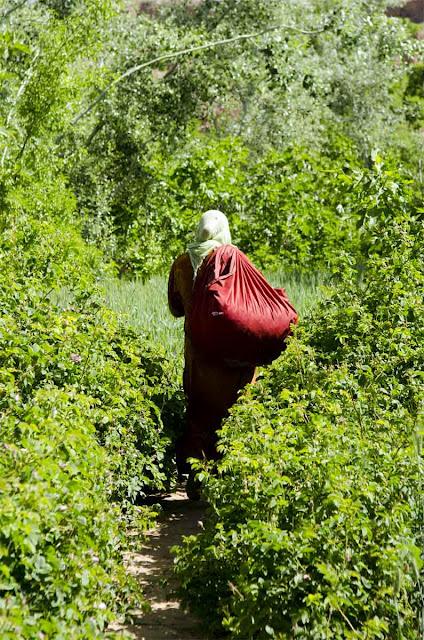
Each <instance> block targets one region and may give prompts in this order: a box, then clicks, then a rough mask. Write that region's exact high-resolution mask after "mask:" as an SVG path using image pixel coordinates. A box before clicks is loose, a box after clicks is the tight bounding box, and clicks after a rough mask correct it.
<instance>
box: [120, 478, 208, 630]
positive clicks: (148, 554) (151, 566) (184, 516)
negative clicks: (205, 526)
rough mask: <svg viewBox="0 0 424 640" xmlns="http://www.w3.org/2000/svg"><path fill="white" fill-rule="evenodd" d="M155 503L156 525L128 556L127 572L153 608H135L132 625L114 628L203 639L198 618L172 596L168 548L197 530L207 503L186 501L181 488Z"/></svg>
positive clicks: (174, 583)
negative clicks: (158, 507) (145, 610)
mask: <svg viewBox="0 0 424 640" xmlns="http://www.w3.org/2000/svg"><path fill="white" fill-rule="evenodd" d="M157 502H158V503H159V504H160V505H161V507H162V512H161V514H160V516H159V518H158V523H157V526H156V527H155V528H154V529H152V530H151V531H148V532H147V540H146V541H145V543H144V544H143V546H142V547H141V548H140V550H139V551H135V552H132V553H131V554H129V555H128V557H127V566H128V571H129V573H131V574H132V575H134V576H136V577H137V579H138V580H139V581H140V584H141V586H142V588H143V592H144V595H145V597H146V599H147V600H148V601H149V602H150V604H151V607H152V610H151V612H150V613H147V614H146V613H142V612H141V611H140V612H137V611H136V612H135V614H134V616H133V624H128V625H121V626H115V627H113V630H114V631H118V630H125V631H126V632H128V633H130V634H131V635H132V637H133V638H134V639H136V640H206V639H207V638H208V636H207V635H206V631H205V629H204V628H202V623H201V621H200V620H198V619H196V618H195V617H194V616H192V615H191V614H190V613H188V612H186V611H184V610H183V609H181V608H180V603H179V601H178V599H177V598H176V596H175V588H176V586H177V582H176V578H175V576H174V575H173V573H172V566H173V556H172V554H171V551H170V549H171V547H173V546H174V545H177V544H179V543H180V542H181V540H182V537H183V536H188V535H190V534H192V533H196V531H198V530H199V528H200V527H201V526H202V518H203V516H204V513H205V506H206V505H205V504H204V503H202V502H191V501H189V500H188V499H187V497H186V494H185V491H184V490H183V489H178V490H176V491H175V492H174V493H172V494H169V495H167V496H165V497H163V498H162V499H159V500H158V501H157Z"/></svg>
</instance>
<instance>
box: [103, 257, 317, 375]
mask: <svg viewBox="0 0 424 640" xmlns="http://www.w3.org/2000/svg"><path fill="white" fill-rule="evenodd" d="M265 275H266V276H267V278H268V279H269V281H270V282H271V283H272V284H273V285H274V286H276V287H284V288H285V289H286V290H287V293H288V294H289V297H290V300H292V302H293V304H294V306H295V307H296V309H297V311H298V312H299V314H300V317H303V316H304V315H305V314H306V313H307V311H308V310H309V309H311V307H312V306H313V305H314V304H315V303H316V302H317V300H318V299H319V298H320V296H321V286H322V285H323V284H324V282H325V276H324V275H322V274H316V275H310V276H301V275H297V274H286V273H285V272H284V270H282V269H281V270H276V271H272V272H266V274H265ZM104 290H105V297H106V303H107V305H108V306H110V308H111V309H113V310H114V311H116V312H117V313H118V314H119V315H120V316H121V318H122V320H123V321H124V322H125V323H126V324H128V325H129V326H130V327H131V328H132V329H134V330H136V331H137V332H141V333H142V334H144V335H145V336H146V337H147V338H148V339H149V340H151V341H152V342H153V343H155V344H158V345H161V347H163V348H164V350H165V352H166V353H167V354H168V356H170V355H171V354H172V360H173V362H174V363H175V365H176V366H178V367H179V366H180V364H181V359H182V355H183V342H184V341H183V324H184V323H183V321H182V320H180V321H176V320H175V318H173V317H172V316H171V314H170V313H169V310H168V302H167V280H166V277H165V276H154V277H152V278H151V279H150V280H147V281H146V282H143V281H141V280H133V281H130V282H128V281H125V280H116V279H114V280H113V279H110V280H108V281H107V282H105V284H104ZM175 356H176V357H175Z"/></svg>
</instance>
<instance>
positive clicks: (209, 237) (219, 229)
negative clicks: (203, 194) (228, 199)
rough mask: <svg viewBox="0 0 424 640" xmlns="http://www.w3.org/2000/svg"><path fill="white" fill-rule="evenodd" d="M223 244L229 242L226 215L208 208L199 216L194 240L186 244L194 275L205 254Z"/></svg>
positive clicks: (229, 236)
mask: <svg viewBox="0 0 424 640" xmlns="http://www.w3.org/2000/svg"><path fill="white" fill-rule="evenodd" d="M223 244H231V233H230V227H229V226H228V220H227V216H226V215H225V214H223V213H222V211H218V210H216V209H210V210H209V211H206V213H204V214H203V215H202V217H201V218H200V222H199V224H198V225H197V229H196V238H195V242H193V243H191V244H189V246H188V254H189V256H190V260H191V264H192V266H193V272H194V277H195V276H196V273H197V271H198V269H199V267H200V265H201V264H202V262H203V260H204V259H205V258H206V256H207V255H209V253H210V252H211V251H213V250H214V249H217V248H218V247H220V246H221V245H223Z"/></svg>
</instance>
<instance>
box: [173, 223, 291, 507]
mask: <svg viewBox="0 0 424 640" xmlns="http://www.w3.org/2000/svg"><path fill="white" fill-rule="evenodd" d="M168 300H169V307H170V309H171V312H172V313H173V314H174V316H176V317H180V316H185V323H184V330H185V347H184V355H185V367H184V380H183V384H184V391H185V393H186V396H187V414H186V423H185V426H184V430H183V434H182V436H181V438H180V439H179V440H178V442H177V446H176V454H177V467H178V471H179V473H180V474H182V473H189V479H188V482H187V495H188V496H189V497H193V498H194V497H195V494H196V487H195V483H194V481H193V474H192V473H191V471H190V467H189V465H188V463H187V459H188V458H206V459H207V460H215V459H216V458H217V451H216V441H217V435H216V433H217V430H218V429H219V428H220V426H221V422H222V420H223V418H225V417H226V416H227V415H228V409H229V408H230V407H231V406H232V405H233V404H234V402H235V401H236V400H237V394H238V392H239V391H240V389H242V388H243V387H244V386H245V385H246V384H248V383H249V382H251V383H252V382H254V381H255V377H256V365H259V364H268V363H269V362H272V360H274V359H275V358H277V357H278V356H279V355H280V353H281V352H282V351H283V350H284V348H285V342H284V341H285V339H286V338H287V336H288V335H289V334H290V331H291V326H292V325H293V323H296V322H297V314H296V311H295V310H294V308H293V306H292V305H291V304H290V302H289V300H288V298H287V294H286V292H285V291H284V289H274V288H273V287H272V286H271V285H270V284H269V283H268V282H267V280H266V279H265V278H264V276H263V275H262V274H261V273H260V271H258V270H257V269H256V268H255V267H254V266H253V264H252V263H251V262H250V261H249V259H248V258H247V257H246V256H245V255H244V253H242V252H241V251H240V250H239V249H237V247H234V246H233V245H232V244H231V235H230V230H229V227H228V220H227V218H226V217H225V215H224V214H223V213H221V212H220V211H207V212H206V213H205V214H203V216H202V218H201V220H200V223H199V226H198V227H197V231H196V241H195V242H194V243H193V244H190V245H189V246H188V250H187V253H184V254H183V255H182V256H180V257H179V258H177V260H176V261H175V262H174V264H173V265H172V269H171V273H170V276H169V284H168ZM197 493H198V492H197Z"/></svg>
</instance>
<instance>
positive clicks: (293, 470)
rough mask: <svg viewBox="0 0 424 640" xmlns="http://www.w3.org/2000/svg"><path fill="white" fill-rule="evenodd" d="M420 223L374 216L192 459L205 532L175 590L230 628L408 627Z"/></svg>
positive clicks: (414, 594)
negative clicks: (275, 355)
mask: <svg viewBox="0 0 424 640" xmlns="http://www.w3.org/2000/svg"><path fill="white" fill-rule="evenodd" d="M422 234H423V224H422V222H418V221H417V220H416V219H415V220H412V221H411V219H409V218H408V217H407V216H406V215H405V214H396V213H395V212H394V214H393V220H392V222H391V223H385V224H381V223H380V224H376V227H375V228H374V233H373V237H374V239H375V240H377V239H378V247H379V250H378V253H375V254H374V255H373V256H371V257H370V258H369V259H368V261H367V265H366V269H365V271H364V273H363V274H362V276H361V277H360V278H358V273H357V270H356V269H354V268H353V266H352V264H353V263H354V262H355V261H354V260H353V259H352V257H346V259H345V260H344V261H343V263H341V264H340V265H339V270H340V273H341V275H340V277H339V278H340V281H339V282H338V284H337V285H335V286H334V289H333V290H332V292H330V293H328V295H327V296H326V298H325V299H324V300H323V301H322V303H320V305H319V306H318V308H317V310H316V311H315V312H313V315H312V316H311V317H309V318H307V319H305V320H304V321H303V324H302V326H301V327H300V329H299V331H298V332H297V335H296V337H295V338H294V339H293V340H292V341H291V343H290V345H289V347H288V350H287V352H286V353H285V355H284V356H283V358H281V359H280V360H279V361H277V362H276V363H275V364H274V365H273V367H272V368H271V369H270V370H269V371H268V372H266V373H265V374H264V376H263V379H262V381H261V382H260V383H259V384H257V385H256V386H255V387H252V388H250V389H248V390H247V391H246V393H245V394H244V396H243V398H242V400H241V401H240V402H239V403H238V405H236V407H235V408H234V409H233V411H232V415H231V416H230V418H229V420H228V421H227V422H226V424H225V425H224V428H223V430H222V433H221V444H220V448H221V451H222V454H223V458H222V460H221V462H220V463H219V464H218V467H217V469H216V470H213V469H207V468H203V467H202V466H201V465H199V469H200V477H201V478H202V479H203V483H204V491H205V494H206V496H207V498H208V500H209V502H210V505H211V513H210V517H209V519H208V520H207V523H206V528H205V530H204V531H203V532H202V533H200V534H199V535H198V536H192V537H190V538H189V539H187V540H186V542H185V544H184V545H183V546H182V547H181V548H179V550H178V552H177V560H176V570H177V573H178V575H179V576H180V578H181V582H182V596H183V598H184V600H185V602H186V603H188V604H189V605H190V606H191V607H192V608H193V609H194V610H195V611H197V612H198V613H199V614H200V615H201V616H203V617H204V618H205V619H207V620H208V622H209V623H210V624H211V625H212V626H213V627H214V628H215V629H222V628H223V627H224V628H225V629H226V630H227V631H228V632H229V633H230V637H232V638H243V640H247V639H253V638H257V639H259V638H260V639H262V638H278V639H279V640H283V639H288V638H301V639H304V640H312V639H314V640H315V639H318V638H321V639H323V640H324V639H326V638H329V637H331V638H337V639H342V638H343V639H347V638H350V639H353V638H359V637H361V638H364V639H365V638H367V639H371V638H373V639H374V638H375V639H376V638H381V639H383V638H384V639H389V638H403V639H405V640H406V639H411V640H413V639H415V638H417V637H418V636H419V635H420V634H422V630H423V619H422V604H423V598H424V588H423V584H424V580H423V574H422V568H423V558H422V549H423V528H422V523H423V513H424V512H423V506H424V505H423V501H422V471H423V460H422V442H423V437H424V430H423V427H424V425H423V420H422V417H423V406H422V398H423V391H424V385H423V378H422V373H421V372H422V370H423V365H424V347H423V345H424V328H423V323H422V318H423V317H424V306H423V300H424V270H423V264H424V260H423V258H424V255H423V253H424V248H423V244H422V237H423V235H422Z"/></svg>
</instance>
